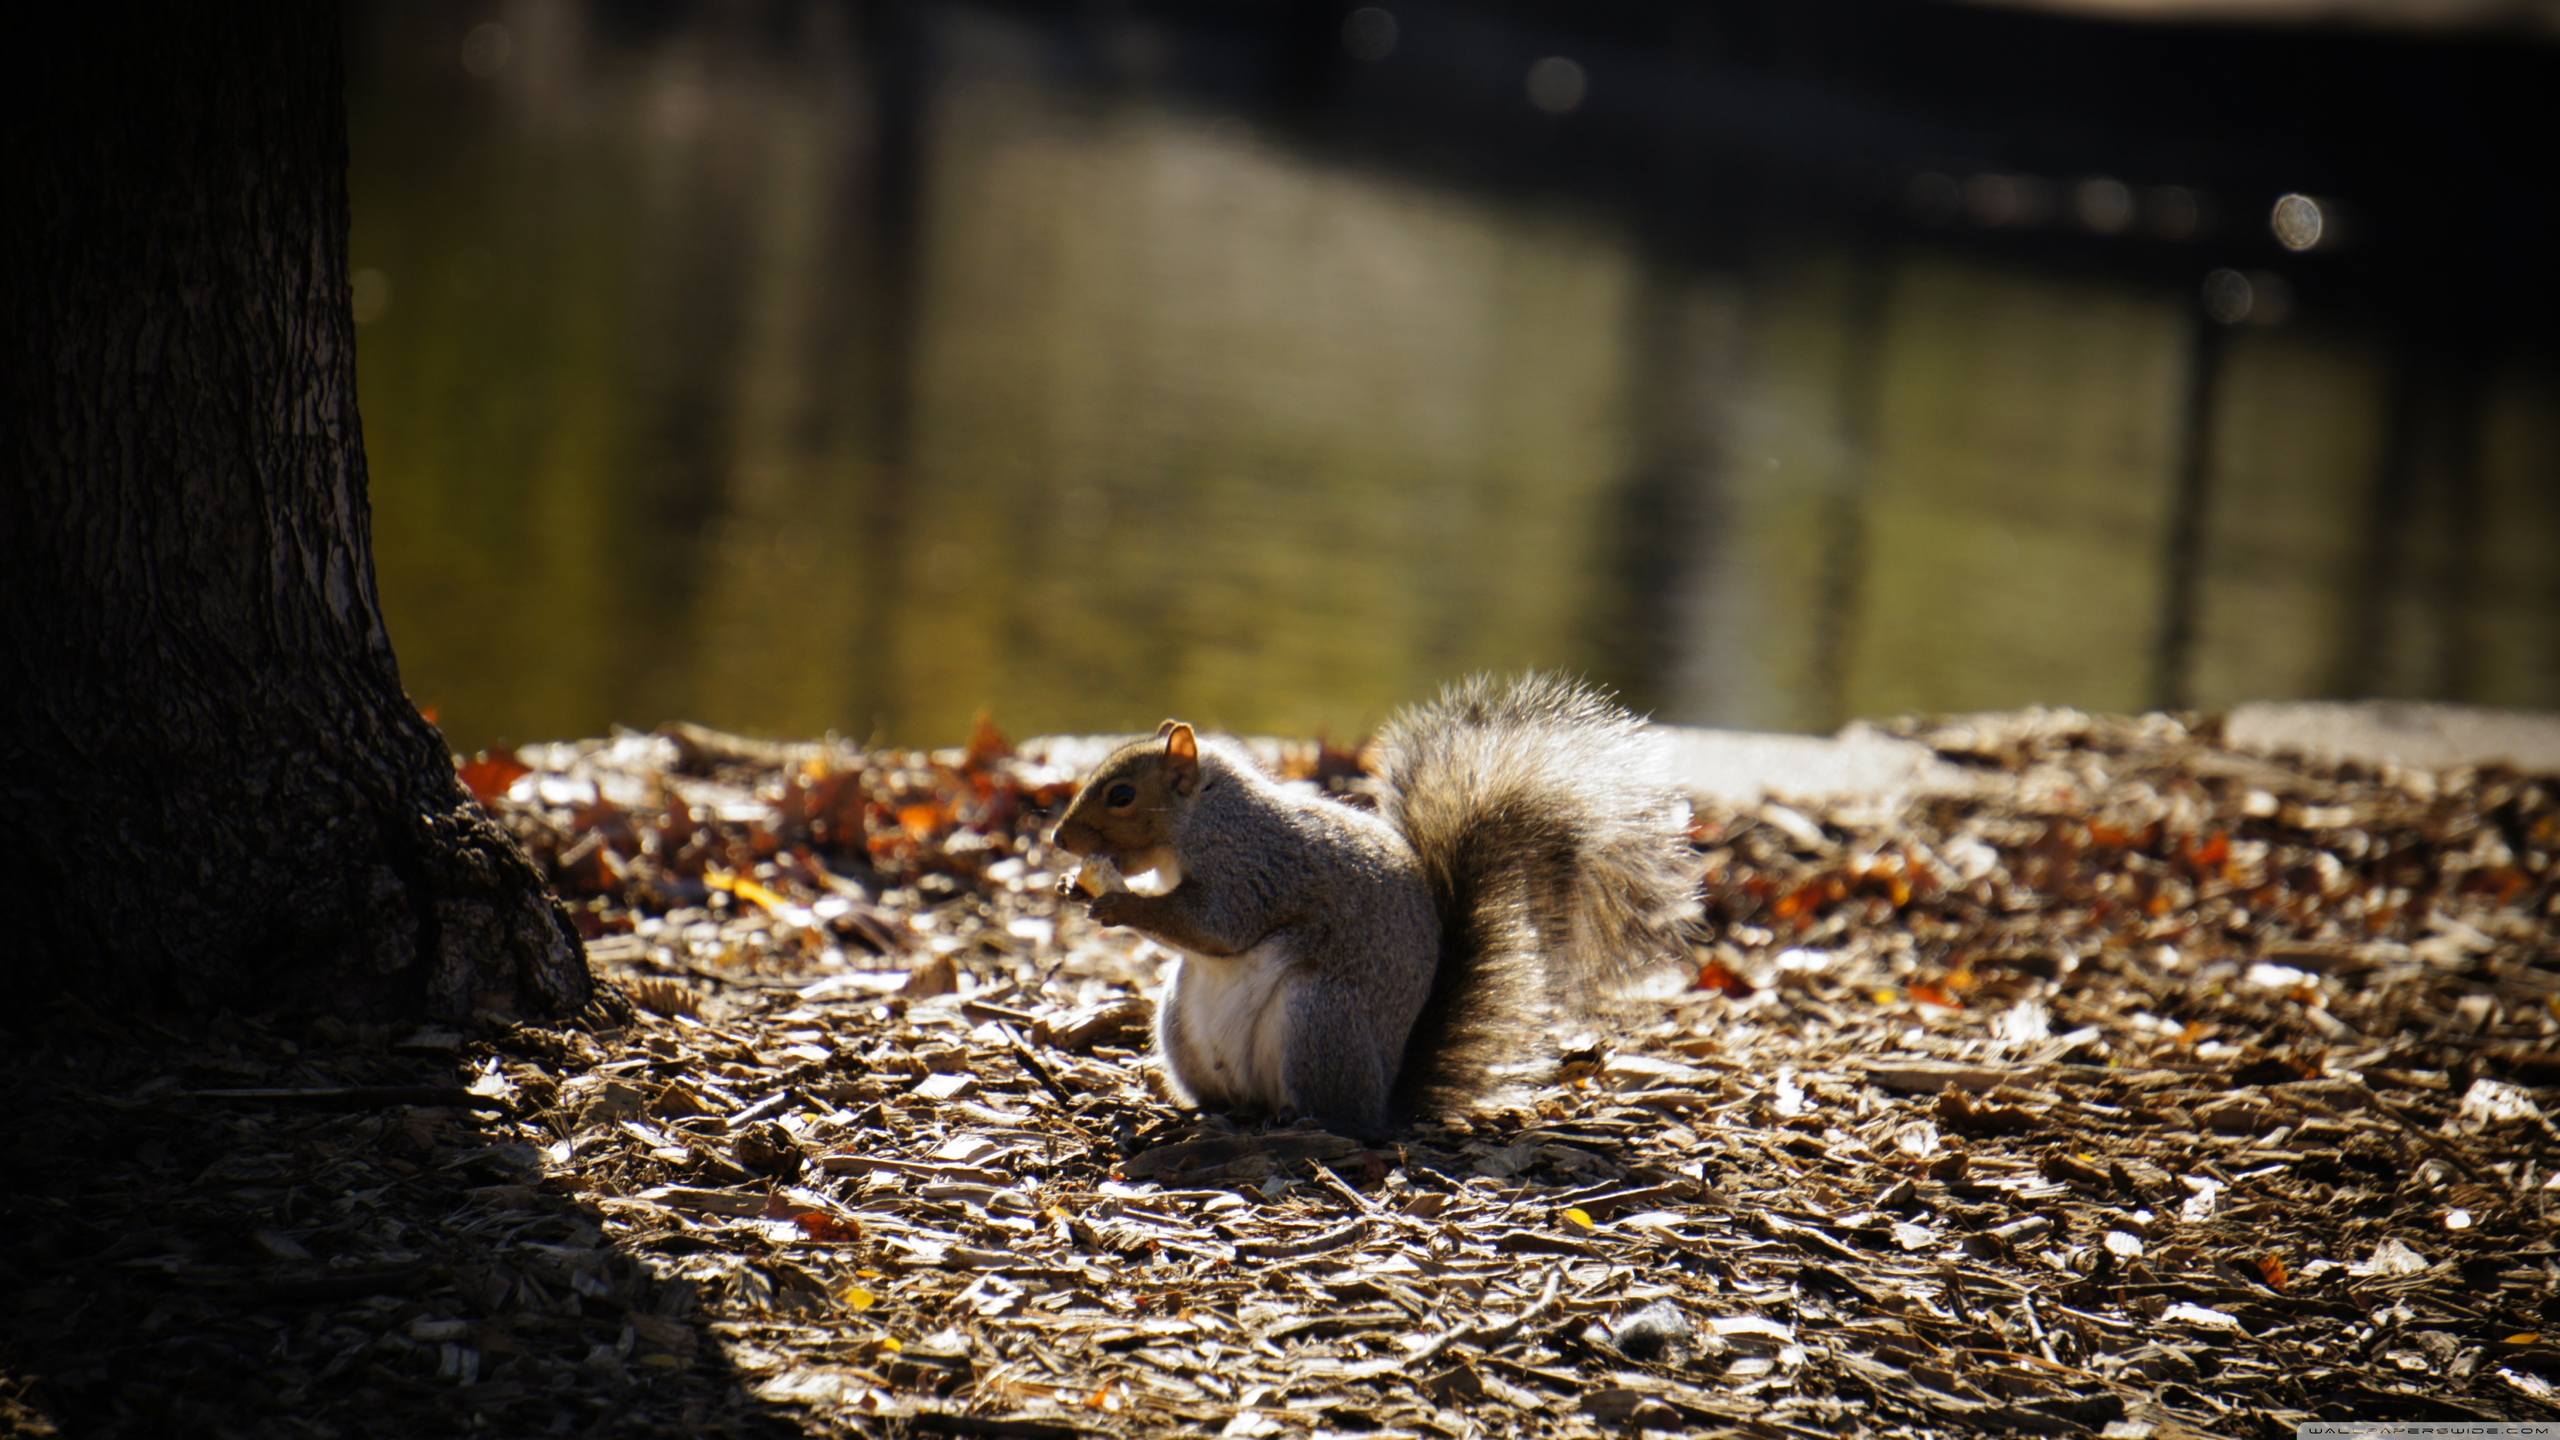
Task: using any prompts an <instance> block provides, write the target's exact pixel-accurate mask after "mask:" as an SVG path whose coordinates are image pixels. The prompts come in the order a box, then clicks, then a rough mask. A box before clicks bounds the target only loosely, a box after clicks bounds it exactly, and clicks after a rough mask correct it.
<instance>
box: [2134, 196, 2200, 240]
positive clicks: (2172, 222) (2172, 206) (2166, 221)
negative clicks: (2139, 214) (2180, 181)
mask: <svg viewBox="0 0 2560 1440" xmlns="http://www.w3.org/2000/svg"><path fill="white" fill-rule="evenodd" d="M2143 209H2144V210H2145V211H2146V212H2147V213H2148V217H2149V219H2150V222H2151V233H2152V234H2154V235H2157V236H2159V237H2160V238H2161V239H2163V240H2192V239H2194V238H2195V235H2196V231H2197V229H2198V228H2200V227H2201V226H2202V225H2203V223H2204V207H2203V205H2201V204H2200V203H2198V201H2197V200H2196V192H2194V191H2193V190H2190V189H2188V188H2187V187H2186V186H2184V185H2158V186H2154V187H2152V190H2151V193H2150V194H2149V195H2147V196H2145V197H2143Z"/></svg>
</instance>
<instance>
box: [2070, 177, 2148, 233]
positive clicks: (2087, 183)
mask: <svg viewBox="0 0 2560 1440" xmlns="http://www.w3.org/2000/svg"><path fill="white" fill-rule="evenodd" d="M2071 209H2072V213H2074V214H2076V215H2078V216H2079V217H2080V223H2081V224H2082V225H2083V226H2086V227H2087V228H2089V229H2091V230H2094V231H2096V232H2097V233H2099V234H2101V235H2121V234H2123V233H2124V231H2125V228H2126V227H2127V226H2129V225H2131V224H2132V223H2133V190H2132V188H2131V187H2129V186H2127V185H2126V184H2125V183H2124V182H2123V181H2121V180H2116V179H2111V178H2109V177H2107V176H2104V175H2092V176H2090V177H2089V178H2088V179H2086V180H2083V181H2081V182H2080V183H2079V185H2078V186H2076V187H2074V188H2073V190H2072V192H2071Z"/></svg>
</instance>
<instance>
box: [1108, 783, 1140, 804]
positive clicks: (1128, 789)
mask: <svg viewBox="0 0 2560 1440" xmlns="http://www.w3.org/2000/svg"><path fill="white" fill-rule="evenodd" d="M1137 798H1138V787H1137V786H1135V785H1132V784H1130V783H1129V782H1128V781H1126V780H1123V781H1121V782H1120V783H1119V784H1117V785H1114V786H1112V787H1111V788H1110V789H1109V790H1106V791H1104V792H1103V796H1102V801H1103V803H1104V804H1106V805H1108V806H1110V807H1111V808H1112V809H1114V810H1122V809H1126V808H1128V806H1129V805H1130V804H1132V803H1133V802H1135V801H1136V800H1137Z"/></svg>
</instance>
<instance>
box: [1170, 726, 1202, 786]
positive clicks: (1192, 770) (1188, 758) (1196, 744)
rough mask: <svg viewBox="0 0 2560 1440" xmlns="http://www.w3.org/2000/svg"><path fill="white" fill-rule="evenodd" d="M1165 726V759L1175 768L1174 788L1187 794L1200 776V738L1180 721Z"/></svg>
mask: <svg viewBox="0 0 2560 1440" xmlns="http://www.w3.org/2000/svg"><path fill="white" fill-rule="evenodd" d="M1164 725H1165V729H1164V758H1165V759H1166V760H1167V761H1168V762H1170V763H1171V764H1172V766H1173V788H1175V789H1176V790H1181V791H1186V792H1187V791H1189V790H1190V788H1191V782H1192V781H1193V780H1195V779H1197V778H1199V775H1200V737H1199V736H1197V735H1194V734H1192V733H1191V727H1190V726H1188V725H1185V724H1183V723H1182V722H1181V721H1179V720H1167V721H1166V722H1164Z"/></svg>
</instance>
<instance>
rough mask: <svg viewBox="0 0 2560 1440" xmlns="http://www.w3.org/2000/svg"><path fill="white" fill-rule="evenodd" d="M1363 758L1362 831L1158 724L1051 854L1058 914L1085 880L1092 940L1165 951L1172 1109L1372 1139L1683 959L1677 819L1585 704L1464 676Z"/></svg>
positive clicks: (1692, 882) (1090, 790) (1620, 737)
mask: <svg viewBox="0 0 2560 1440" xmlns="http://www.w3.org/2000/svg"><path fill="white" fill-rule="evenodd" d="M1380 748H1381V751H1382V754H1383V764H1382V766H1381V767H1380V768H1381V771H1382V774H1383V778H1384V795H1383V798H1382V800H1381V803H1380V806H1379V809H1378V811H1377V812H1375V813H1372V812H1370V811H1366V810H1362V809H1358V808H1355V807H1353V806H1351V805H1348V804H1345V803H1342V802H1340V801H1337V800H1333V799H1329V798H1326V797H1324V796H1322V795H1318V794H1315V793H1313V792H1312V791H1309V790H1307V789H1305V788H1303V787H1296V786H1290V785H1287V784H1284V783H1283V782H1281V781H1279V780H1277V779H1275V778H1273V777H1272V776H1271V775H1269V774H1268V773H1266V772H1265V771H1264V770H1263V769H1262V767H1261V766H1260V765H1258V764H1257V763H1256V762H1255V761H1254V759H1253V757H1252V756H1251V755H1250V754H1248V753H1247V752H1246V751H1245V750H1244V748H1243V747H1242V746H1240V745H1238V744H1236V743H1235V742H1234V741H1232V740H1227V739H1222V738H1217V737H1203V736H1201V735H1200V734H1198V733H1197V732H1196V731H1194V730H1193V729H1192V727H1191V726H1189V725H1187V724H1184V723H1183V722H1181V721H1179V720H1167V721H1166V722H1164V724H1163V725H1161V726H1159V727H1158V728H1157V730H1156V733H1155V734H1154V735H1153V736H1151V737H1149V738H1146V739H1143V740H1137V741H1132V742H1130V743H1129V744H1126V745H1123V746H1121V747H1120V748H1119V749H1118V750H1116V751H1114V752H1113V753H1112V754H1111V755H1110V756H1109V757H1108V758H1106V759H1104V760H1103V761H1102V762H1101V764H1099V765H1098V766H1096V767H1095V768H1094V770H1093V773H1092V774H1091V775H1090V776H1089V777H1088V778H1087V779H1086V780H1085V782H1084V784H1083V785H1082V787H1081V788H1080V789H1079V791H1078V793H1077V794H1076V797H1075V799H1074V801H1073V802H1072V803H1071V804H1070V805H1069V806H1068V807H1067V812H1066V816H1065V818H1064V819H1062V820H1061V821H1059V823H1058V825H1057V828H1056V829H1055V831H1054V832H1052V834H1051V835H1050V841H1051V843H1053V844H1055V845H1057V846H1058V847H1059V848H1060V849H1062V850H1064V851H1066V852H1067V853H1069V854H1071V855H1075V856H1078V857H1080V858H1082V859H1084V860H1086V861H1087V862H1088V864H1087V865H1086V866H1085V873H1083V874H1082V875H1081V876H1080V877H1079V876H1074V875H1071V876H1068V877H1066V878H1065V879H1064V880H1062V881H1061V884H1060V890H1061V893H1072V892H1073V891H1074V890H1075V889H1076V888H1077V887H1078V884H1079V880H1081V881H1082V882H1083V883H1084V884H1085V886H1086V887H1087V888H1091V886H1092V882H1093V881H1095V880H1096V879H1101V880H1103V881H1104V882H1105V883H1106V884H1107V885H1109V887H1110V888H1106V889H1103V890H1102V892H1101V893H1098V894H1094V895H1092V897H1091V907H1092V915H1093V918H1094V919H1095V920H1096V921H1098V922H1100V923H1101V924H1104V925H1115V926H1126V927H1128V928H1130V929H1132V930H1135V931H1137V932H1138V933H1139V934H1141V935H1145V936H1147V937H1149V938H1150V939H1154V940H1158V941H1161V942H1163V943H1164V944H1166V945H1169V946H1171V947H1173V948H1174V949H1176V950H1178V951H1180V952H1181V959H1180V960H1179V962H1178V963H1177V964H1176V966H1175V967H1174V972H1173V976H1172V980H1171V982H1170V983H1169V984H1168V985H1167V987H1166V989H1165V993H1164V995H1163V997H1162V999H1161V1000H1159V1001H1158V1003H1157V1007H1156V1048H1157V1052H1158V1054H1159V1056H1160V1057H1161V1059H1162V1062H1163V1064H1164V1066H1165V1069H1166V1071H1167V1073H1168V1075H1169V1076H1170V1078H1171V1079H1172V1081H1173V1085H1174V1088H1175V1089H1176V1090H1177V1091H1178V1092H1179V1093H1180V1095H1181V1097H1182V1098H1183V1099H1185V1100H1187V1101H1189V1102H1190V1103H1192V1104H1195V1105H1203V1106H1212V1107H1217V1108H1224V1109H1232V1110H1241V1111H1252V1112H1260V1113H1263V1114H1267V1115H1272V1116H1275V1117H1280V1118H1301V1117H1303V1118H1310V1119H1314V1120H1316V1121H1318V1122H1320V1123H1322V1124H1324V1125H1326V1126H1328V1127H1331V1128H1334V1129H1337V1130H1340V1131H1344V1132H1347V1133H1352V1134H1360V1135H1377V1134H1383V1133H1385V1132H1386V1131H1388V1130H1389V1129H1390V1128H1392V1127H1393V1126H1394V1125H1395V1124H1398V1123H1402V1122H1404V1121H1407V1120H1411V1119H1416V1118H1421V1117H1423V1116H1425V1115H1428V1114H1436V1113H1440V1112H1444V1111H1447V1110H1452V1109H1456V1108H1459V1107H1462V1106H1464V1105H1465V1104H1466V1103H1467V1102H1469V1101H1471V1100H1474V1099H1477V1098H1480V1097H1481V1096H1482V1095H1483V1094H1484V1093H1485V1091H1486V1090H1487V1089H1489V1088H1490V1086H1491V1083H1492V1080H1493V1078H1494V1076H1493V1071H1494V1069H1495V1067H1497V1066H1499V1065H1501V1064H1503V1063H1504V1062H1506V1061H1510V1060H1515V1059H1517V1058H1519V1057H1520V1056H1521V1055H1522V1054H1523V1053H1524V1052H1525V1051H1527V1050H1528V1049H1529V1048H1530V1047H1532V1046H1533V1045H1535V1044H1536V1042H1537V1037H1538V1035H1539V1034H1540V1033H1541V1030H1542V1028H1543V1022H1544V1012H1545V1010H1546V1007H1547V1005H1548V1003H1549V1002H1550V1001H1551V1000H1552V999H1554V998H1556V997H1559V996H1562V995H1568V994H1573V993H1576V992H1580V991H1585V990H1588V989H1589V988H1590V987H1592V986H1594V985H1597V984H1599V983H1601V982H1605V981H1607V980H1610V979H1614V978H1618V977H1621V976H1624V975H1627V974H1630V973H1633V972H1634V971H1636V970H1638V969H1640V968H1642V967H1644V966H1645V965H1647V964H1649V963H1651V962H1653V961H1655V960H1658V959H1662V958H1664V957H1667V956H1669V955H1671V954H1674V953H1676V952H1678V951H1679V950H1680V949H1681V948H1682V946H1683V944H1684V943H1685V941H1684V928H1685V926H1686V923H1687V913H1688V911H1689V909H1690V907H1691V899H1692V896H1693V894H1694V892H1695V890H1696V887H1697V882H1698V877H1699V874H1700V868H1701V867H1700V865H1699V862H1698V860H1697V858H1696V856H1695V854H1694V852H1693V850H1692V849H1691V847H1690V845H1689V843H1688V828H1689V806H1688V801H1687V799H1686V798H1685V797H1684V796H1683V795H1682V794H1681V793H1680V792H1679V791H1678V790H1677V789H1675V788H1674V787H1673V786H1671V785H1670V784H1668V783H1667V782H1666V781H1665V780H1663V779H1662V778H1661V777H1660V774H1659V768H1660V767H1659V763H1658V760H1657V758H1656V755H1655V746H1654V742H1653V739H1652V736H1651V735H1650V734H1649V733H1648V732H1647V731H1646V729H1645V727H1644V725H1643V723H1642V722H1641V721H1639V720H1637V719H1636V718H1635V717H1634V716H1633V715H1630V714H1628V713H1627V712H1626V711H1625V710H1624V709H1622V708H1620V707H1619V706H1618V705H1617V704H1616V703H1615V702H1614V701H1612V700H1611V699H1609V698H1608V697H1607V696H1605V695H1603V694H1601V693H1600V692H1598V691H1595V690H1593V689H1591V688H1589V687H1588V686H1585V685H1583V684H1581V683H1579V682H1577V681H1573V680H1570V679H1566V678H1563V677H1560V676H1555V675H1546V674H1531V675H1527V676H1523V677H1521V678H1519V679H1516V680H1512V681H1508V682H1502V681H1496V680H1493V679H1491V678H1488V677H1478V678H1475V679H1472V680H1467V681H1464V682H1461V683H1459V684H1456V685H1453V686H1451V687H1450V688H1449V689H1447V690H1446V691H1444V692H1443V693H1442V694H1441V695H1440V697H1439V698H1438V699H1437V700H1434V701H1431V702H1429V703H1426V704H1422V705H1418V706H1414V707H1411V708H1409V709H1407V710H1405V711H1404V712H1402V713H1401V714H1399V715H1398V716H1396V717H1395V718H1394V719H1393V720H1391V721H1390V722H1389V723H1388V725H1387V727H1386V729H1385V730H1384V731H1383V732H1381V735H1380ZM1149 871H1152V872H1153V874H1152V876H1150V875H1148V874H1146V873H1144V872H1149ZM1119 872H1126V873H1128V874H1129V875H1130V878H1131V883H1132V884H1133V885H1137V886H1139V887H1140V888H1141V889H1147V890H1151V891H1152V892H1153V893H1140V890H1136V889H1132V888H1126V887H1123V886H1121V885H1119V884H1118V883H1116V882H1117V880H1118V873H1119ZM1150 879H1152V881H1153V882H1154V883H1153V885H1152V886H1147V885H1146V884H1145V882H1147V881H1149V880H1150Z"/></svg>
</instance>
